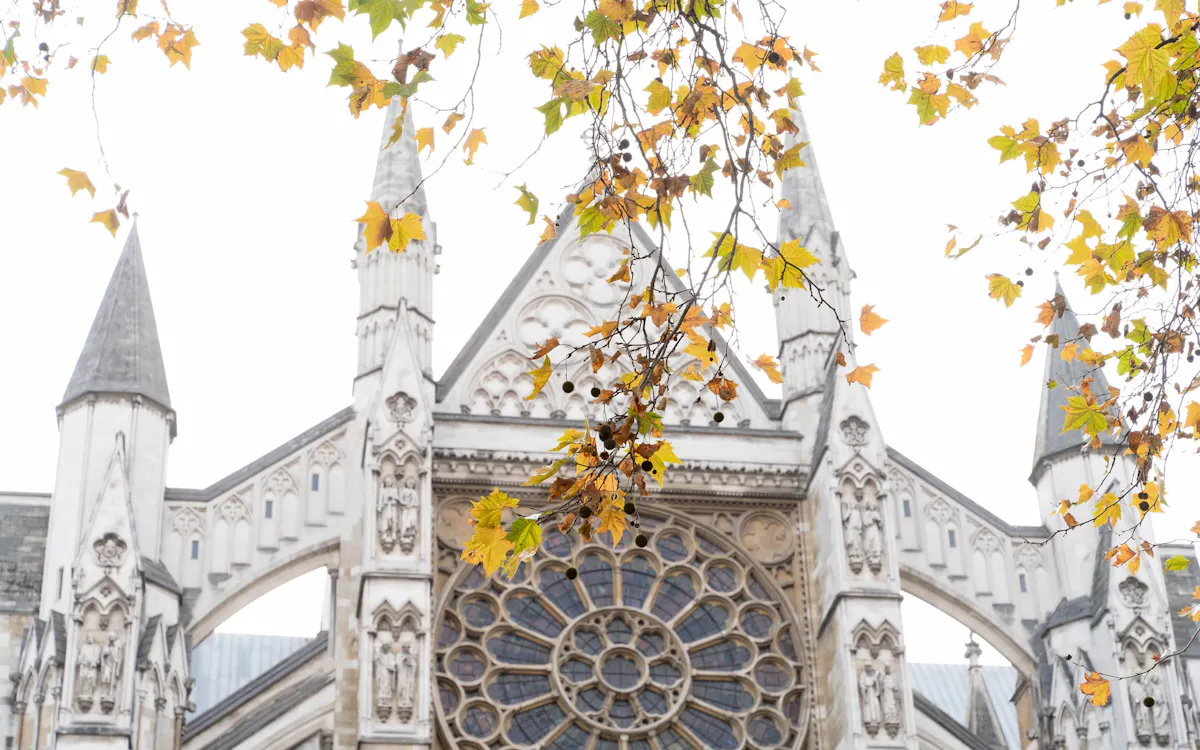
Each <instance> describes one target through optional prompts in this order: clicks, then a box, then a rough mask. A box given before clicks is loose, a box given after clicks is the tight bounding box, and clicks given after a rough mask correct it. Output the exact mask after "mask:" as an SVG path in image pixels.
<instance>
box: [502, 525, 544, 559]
mask: <svg viewBox="0 0 1200 750" xmlns="http://www.w3.org/2000/svg"><path fill="white" fill-rule="evenodd" d="M505 538H506V539H508V541H510V542H512V551H513V555H514V556H516V557H517V558H518V559H519V558H520V557H521V555H522V554H523V553H525V552H536V551H537V548H538V545H539V544H541V543H542V527H541V525H540V524H538V522H537V519H536V518H518V519H516V520H515V521H513V522H512V526H511V527H510V528H509V530H508V534H507V535H506V537H505Z"/></svg>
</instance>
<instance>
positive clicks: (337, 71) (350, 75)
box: [325, 43, 355, 86]
mask: <svg viewBox="0 0 1200 750" xmlns="http://www.w3.org/2000/svg"><path fill="white" fill-rule="evenodd" d="M325 54H327V55H329V56H330V57H332V58H333V60H334V66H333V72H332V73H330V74H329V85H330V86H352V85H353V83H354V65H355V62H354V48H353V47H351V46H349V45H347V44H341V43H338V46H337V49H332V50H329V51H328V52H326V53H325Z"/></svg>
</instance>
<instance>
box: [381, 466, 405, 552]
mask: <svg viewBox="0 0 1200 750" xmlns="http://www.w3.org/2000/svg"><path fill="white" fill-rule="evenodd" d="M399 505H400V491H399V489H397V487H396V475H395V474H391V473H388V474H384V475H383V478H382V480H381V482H380V487H379V502H378V503H377V505H376V511H377V512H378V514H379V546H381V547H382V548H383V551H384V552H391V551H392V550H393V549H394V548H395V546H396V531H397V528H396V527H397V525H398V524H397V521H398V520H399V519H398V518H397V516H398V515H399Z"/></svg>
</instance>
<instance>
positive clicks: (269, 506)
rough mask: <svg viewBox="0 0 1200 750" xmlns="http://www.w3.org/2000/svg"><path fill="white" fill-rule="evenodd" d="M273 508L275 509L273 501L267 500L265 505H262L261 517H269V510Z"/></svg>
mask: <svg viewBox="0 0 1200 750" xmlns="http://www.w3.org/2000/svg"><path fill="white" fill-rule="evenodd" d="M274 509H275V501H274V500H268V501H267V503H266V505H264V506H263V518H270V517H271V511H273V510H274Z"/></svg>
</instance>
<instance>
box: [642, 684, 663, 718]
mask: <svg viewBox="0 0 1200 750" xmlns="http://www.w3.org/2000/svg"><path fill="white" fill-rule="evenodd" d="M638 703H641V704H642V710H643V711H645V712H646V713H648V714H665V713H666V712H667V697H666V696H665V695H663V694H662V693H660V692H658V691H657V690H654V689H651V688H646V689H645V690H643V691H642V692H641V693H639V694H638Z"/></svg>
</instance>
